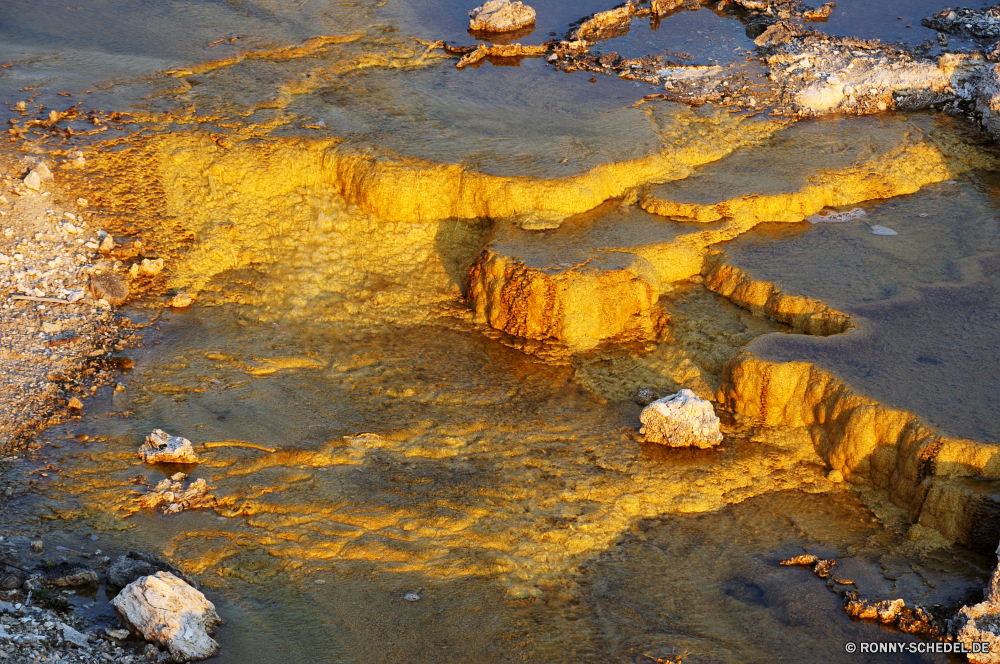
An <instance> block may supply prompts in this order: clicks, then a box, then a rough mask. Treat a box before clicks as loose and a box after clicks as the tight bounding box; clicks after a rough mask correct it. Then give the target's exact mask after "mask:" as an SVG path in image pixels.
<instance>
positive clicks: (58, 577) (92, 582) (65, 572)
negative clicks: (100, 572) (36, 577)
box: [45, 563, 98, 587]
mask: <svg viewBox="0 0 1000 664" xmlns="http://www.w3.org/2000/svg"><path fill="white" fill-rule="evenodd" d="M45 583H46V585H50V586H60V587H74V586H96V585H97V584H98V580H97V572H95V571H94V570H92V569H91V568H89V567H87V566H86V565H79V564H73V563H59V564H58V565H56V566H55V567H53V568H52V569H51V570H49V571H48V572H47V573H46V574H45Z"/></svg>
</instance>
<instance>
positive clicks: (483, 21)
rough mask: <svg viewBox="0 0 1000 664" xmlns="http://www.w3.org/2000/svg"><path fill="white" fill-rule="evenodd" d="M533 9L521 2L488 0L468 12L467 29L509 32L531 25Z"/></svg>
mask: <svg viewBox="0 0 1000 664" xmlns="http://www.w3.org/2000/svg"><path fill="white" fill-rule="evenodd" d="M534 22H535V10H534V9H532V8H531V7H529V6H527V5H525V4H523V3H521V2H511V1H510V0H490V1H489V2H486V3H484V4H483V5H482V6H481V7H476V8H475V9H473V10H472V11H471V12H469V29H470V30H482V31H484V32H509V31H511V30H518V29H520V28H524V27H527V26H529V25H532V24H533V23H534Z"/></svg>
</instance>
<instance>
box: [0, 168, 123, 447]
mask: <svg viewBox="0 0 1000 664" xmlns="http://www.w3.org/2000/svg"><path fill="white" fill-rule="evenodd" d="M83 159H84V158H83V157H76V158H74V159H73V160H68V159H66V160H62V161H61V162H60V163H59V164H58V165H56V164H54V163H53V166H52V168H49V166H48V163H52V162H51V161H49V162H48V163H47V161H46V160H45V159H44V158H42V157H40V156H30V155H29V156H24V157H22V158H20V159H16V158H15V157H14V156H13V155H10V154H8V155H5V156H0V330H2V334H0V411H2V412H7V413H17V417H5V418H2V419H0V454H10V453H12V452H16V451H18V450H19V449H20V448H21V447H23V446H24V445H25V444H27V443H29V442H30V441H31V438H32V436H33V434H35V433H36V432H38V431H40V430H41V429H42V428H44V427H46V426H48V425H50V424H53V423H55V422H57V421H59V420H61V419H63V418H66V417H73V416H76V415H79V413H80V411H81V410H82V408H83V404H84V401H85V400H86V398H87V397H88V396H90V395H91V394H92V393H93V392H95V391H96V389H97V386H99V385H102V384H108V383H109V382H111V381H113V380H114V376H115V372H116V371H117V370H119V369H123V368H128V366H129V365H130V362H131V361H130V360H128V359H127V358H125V357H122V356H120V355H117V353H119V352H120V351H122V350H124V349H125V348H127V347H129V346H130V345H131V344H132V343H133V342H134V341H135V339H136V337H135V336H134V335H133V334H132V331H131V328H133V325H132V322H131V321H130V320H129V319H128V318H127V317H125V316H122V315H120V314H119V313H118V312H116V311H115V310H114V308H113V303H112V302H109V300H108V298H109V297H110V298H111V299H112V300H113V301H114V304H120V303H121V302H122V301H123V298H119V297H115V295H111V294H110V293H109V292H108V291H109V289H117V291H118V293H117V294H118V295H119V296H120V295H121V294H122V293H121V289H122V288H123V286H124V281H123V279H122V277H121V276H119V275H120V274H121V273H123V272H124V271H125V269H126V267H125V264H124V263H123V262H122V260H121V257H120V254H121V250H122V249H125V247H123V246H122V245H121V244H120V243H117V242H116V241H115V239H114V238H113V237H112V236H110V235H108V234H107V233H105V232H104V231H103V230H101V229H99V228H97V227H96V225H97V224H96V222H95V219H94V217H93V215H92V213H91V212H90V211H89V210H88V201H87V200H86V199H84V198H82V197H78V196H75V195H74V194H73V193H72V192H70V191H67V190H65V189H64V188H63V187H61V186H60V182H59V180H60V179H61V175H62V173H63V172H64V171H63V169H66V168H77V167H79V166H80V161H81V160H83ZM40 173H41V175H39V174H40ZM116 253H117V254H119V256H115V254H116ZM125 288H126V291H125V292H126V293H127V287H125Z"/></svg>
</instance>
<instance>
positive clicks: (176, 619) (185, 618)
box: [111, 572, 222, 662]
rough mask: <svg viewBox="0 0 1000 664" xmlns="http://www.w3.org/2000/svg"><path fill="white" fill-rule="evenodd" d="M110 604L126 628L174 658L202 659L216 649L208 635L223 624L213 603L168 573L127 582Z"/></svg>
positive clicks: (217, 648)
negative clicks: (165, 650)
mask: <svg viewBox="0 0 1000 664" xmlns="http://www.w3.org/2000/svg"><path fill="white" fill-rule="evenodd" d="M111 603H112V604H114V606H115V609H117V611H118V613H119V615H121V617H122V620H124V621H125V623H126V624H127V625H128V626H129V627H131V628H132V629H134V630H135V631H137V632H138V633H139V634H141V635H142V636H143V638H145V639H146V640H147V641H152V642H154V643H157V644H159V645H160V646H162V647H165V648H167V649H168V650H169V651H170V654H171V655H172V656H173V658H174V660H175V661H178V662H191V661H196V660H200V659H205V658H206V657H211V656H212V655H214V654H215V653H216V652H217V651H218V650H219V644H218V643H216V642H215V640H214V639H213V638H212V637H210V636H209V633H210V632H212V631H214V630H215V628H216V627H218V626H219V625H221V624H222V619H220V618H219V615H218V614H217V613H216V612H215V605H214V604H212V603H211V602H209V601H208V600H207V599H205V596H204V595H203V594H201V593H200V592H199V591H197V590H195V589H194V588H192V587H191V586H189V585H188V584H186V583H184V582H183V581H181V580H180V579H178V578H177V577H176V576H174V575H173V574H171V573H170V572H157V573H156V574H153V575H152V576H144V577H142V578H141V579H139V580H137V581H134V582H132V583H130V584H129V585H127V586H126V587H125V588H123V589H122V591H121V593H119V595H118V597H116V598H114V600H112V602H111Z"/></svg>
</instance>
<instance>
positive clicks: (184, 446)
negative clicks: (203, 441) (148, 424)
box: [139, 429, 198, 463]
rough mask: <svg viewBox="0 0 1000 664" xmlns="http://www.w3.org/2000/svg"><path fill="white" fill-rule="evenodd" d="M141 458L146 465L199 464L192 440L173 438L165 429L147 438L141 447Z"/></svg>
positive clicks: (156, 431) (158, 430)
mask: <svg viewBox="0 0 1000 664" xmlns="http://www.w3.org/2000/svg"><path fill="white" fill-rule="evenodd" d="M139 457H140V458H141V459H142V460H143V461H145V462H146V463H198V455H197V454H195V451H194V447H192V446H191V441H190V440H188V439H187V438H181V437H180V436H171V435H170V434H168V433H167V432H166V431H164V430H163V429H156V430H155V431H153V433H151V434H149V435H148V436H146V442H144V443H143V444H142V445H141V446H140V447H139Z"/></svg>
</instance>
